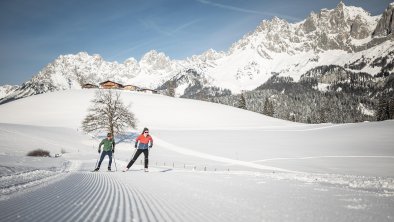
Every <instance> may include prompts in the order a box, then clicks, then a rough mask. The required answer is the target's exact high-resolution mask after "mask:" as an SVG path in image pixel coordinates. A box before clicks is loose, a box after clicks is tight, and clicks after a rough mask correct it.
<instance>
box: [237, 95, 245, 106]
mask: <svg viewBox="0 0 394 222" xmlns="http://www.w3.org/2000/svg"><path fill="white" fill-rule="evenodd" d="M238 108H240V109H246V100H245V96H244V94H243V93H242V94H241V98H240V100H239V102H238Z"/></svg>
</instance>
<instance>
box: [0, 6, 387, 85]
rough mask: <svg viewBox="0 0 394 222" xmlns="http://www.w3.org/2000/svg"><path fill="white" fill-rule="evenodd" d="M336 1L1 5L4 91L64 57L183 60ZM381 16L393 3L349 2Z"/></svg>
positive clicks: (0, 50)
mask: <svg viewBox="0 0 394 222" xmlns="http://www.w3.org/2000/svg"><path fill="white" fill-rule="evenodd" d="M338 2H339V1H335V0H313V1H311V0H276V1H272V0H114V1H110V0H102V1H99V0H63V1H60V0H1V1H0V85H4V84H17V85H20V84H22V83H23V82H25V81H27V80H29V79H31V77H32V76H33V75H35V74H37V73H38V71H39V70H41V69H42V68H43V67H45V66H46V65H47V64H48V63H50V62H52V61H53V60H54V59H55V58H57V57H58V56H59V55H61V54H75V53H78V52H81V51H86V52H88V53H89V54H100V55H101V56H102V57H103V58H104V59H105V60H107V61H118V62H119V63H122V62H123V61H124V60H125V59H127V58H130V57H134V58H136V59H137V60H139V59H140V58H141V57H142V56H143V55H144V54H145V53H146V52H148V51H149V50H151V49H155V50H157V51H161V52H164V53H165V54H166V55H168V56H169V57H170V58H172V59H184V58H186V57H190V56H191V55H195V54H200V53H202V52H204V51H206V50H208V49H209V48H213V49H215V50H218V51H227V49H228V48H229V47H230V46H231V44H232V43H234V42H235V41H237V40H239V39H240V38H241V37H242V36H243V35H244V34H246V33H248V32H250V31H253V30H254V29H255V28H256V26H257V25H258V24H259V23H260V22H261V21H262V20H264V19H271V18H272V17H273V16H278V17H280V18H284V19H286V20H288V21H290V22H297V21H300V20H303V19H304V18H305V17H307V16H308V15H309V13H310V12H311V11H316V12H317V11H319V10H320V9H321V8H334V7H335V6H336V5H337V4H338ZM343 2H344V3H345V4H346V5H354V6H359V7H363V8H364V9H366V10H367V11H369V12H370V13H371V14H372V15H377V14H381V13H382V12H383V11H384V9H385V8H387V6H388V5H389V3H390V2H391V0H378V1H375V0H374V1H371V0H345V1H343Z"/></svg>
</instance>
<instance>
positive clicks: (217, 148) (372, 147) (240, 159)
mask: <svg viewBox="0 0 394 222" xmlns="http://www.w3.org/2000/svg"><path fill="white" fill-rule="evenodd" d="M95 91H96V90H91V89H90V90H67V91H60V92H51V93H45V94H41V95H35V96H31V97H28V98H23V99H19V100H16V101H12V102H9V103H6V104H3V105H1V106H0V141H1V145H0V162H1V165H0V170H1V172H2V174H1V177H0V194H1V195H0V210H1V212H2V214H1V215H0V221H54V220H55V221H70V220H71V221H133V220H135V221H185V220H187V221H226V222H227V221H240V220H241V221H262V220H268V221H276V220H279V221H282V220H283V221H287V220H291V221H320V220H322V221H348V220H357V221H369V220H372V221H386V220H388V221H389V220H390V219H391V218H393V217H394V213H393V211H392V210H391V209H392V206H393V202H394V196H393V191H394V162H393V161H392V160H393V158H394V149H393V146H392V144H393V143H394V137H392V129H393V127H394V121H383V122H373V123H358V124H342V125H331V124H319V125H306V124H296V123H292V122H287V121H283V120H278V119H273V118H269V117H266V116H263V115H260V114H256V113H253V112H249V111H246V110H242V109H237V108H233V107H228V106H223V105H219V104H214V103H208V102H202V101H197V100H189V99H180V98H172V97H167V96H162V95H149V94H144V93H137V92H126V91H119V92H120V93H121V99H122V100H123V101H124V102H125V103H126V104H127V103H132V104H131V108H130V109H131V110H132V111H133V112H134V113H135V116H136V118H137V119H138V120H139V123H138V124H139V129H141V128H143V127H145V126H147V127H149V129H150V134H151V135H152V137H153V139H154V146H153V148H152V149H151V150H150V151H149V161H150V162H149V170H150V172H149V173H144V172H143V171H141V168H142V165H141V163H142V162H140V160H141V159H143V158H142V157H141V156H140V158H139V159H138V160H137V162H136V164H134V165H133V166H132V167H131V168H130V169H129V171H128V172H120V170H121V169H123V168H124V167H125V166H126V164H127V162H128V161H129V160H130V158H131V155H132V153H133V145H134V141H133V138H135V136H136V135H137V134H139V133H140V130H137V131H135V130H130V131H129V132H128V134H127V135H128V137H127V138H119V137H116V141H117V144H116V152H115V153H114V156H115V161H113V164H112V170H115V169H117V170H118V172H111V173H107V172H104V171H105V170H106V169H105V168H106V167H107V164H108V158H106V159H105V160H104V162H103V164H102V168H101V171H100V172H95V173H92V172H90V171H91V170H92V169H93V168H94V167H95V164H96V163H97V162H96V161H97V158H98V153H97V148H98V144H99V143H100V141H101V139H102V138H103V137H101V135H99V136H98V137H91V136H90V135H86V134H84V133H82V132H81V131H80V130H79V129H78V128H79V127H80V122H81V120H82V118H83V117H84V116H85V115H86V114H87V108H88V107H89V106H90V102H89V101H90V100H91V98H92V97H93V95H94V92H95ZM36 148H42V149H45V150H49V151H51V153H52V154H53V153H58V152H59V150H60V149H64V150H65V151H66V153H65V154H64V155H63V156H62V157H61V158H26V157H24V155H25V153H26V152H28V151H30V150H33V149H36ZM103 168H104V169H103ZM14 192H17V195H12V193H14ZM10 194H11V195H10ZM32 200H34V204H26V203H28V202H29V201H32ZM104 203H107V204H104ZM36 212H38V213H36ZM332 212H337V213H332Z"/></svg>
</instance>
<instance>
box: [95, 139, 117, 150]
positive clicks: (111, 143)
mask: <svg viewBox="0 0 394 222" xmlns="http://www.w3.org/2000/svg"><path fill="white" fill-rule="evenodd" d="M102 145H104V149H103V150H104V151H111V150H114V149H115V140H114V139H112V140H109V139H107V138H105V139H103V140H102V141H101V143H100V145H99V150H100V149H101V146H102Z"/></svg>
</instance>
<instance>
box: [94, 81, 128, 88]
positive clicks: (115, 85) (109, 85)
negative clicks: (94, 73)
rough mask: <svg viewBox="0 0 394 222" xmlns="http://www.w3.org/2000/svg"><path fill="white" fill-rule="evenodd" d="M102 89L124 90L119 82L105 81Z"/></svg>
mask: <svg viewBox="0 0 394 222" xmlns="http://www.w3.org/2000/svg"><path fill="white" fill-rule="evenodd" d="M100 87H101V88H102V89H123V85H122V84H120V83H117V82H112V81H109V80H107V81H105V82H102V83H100Z"/></svg>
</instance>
